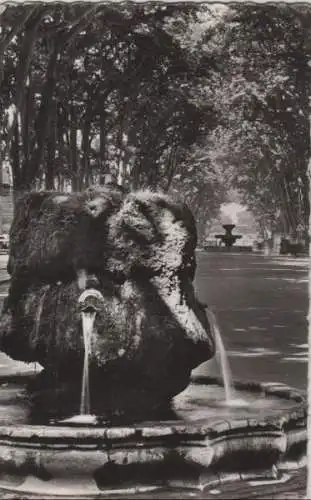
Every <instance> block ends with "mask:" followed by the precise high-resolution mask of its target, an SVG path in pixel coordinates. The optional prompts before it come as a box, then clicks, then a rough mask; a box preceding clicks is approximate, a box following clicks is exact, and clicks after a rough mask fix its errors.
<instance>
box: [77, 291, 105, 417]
mask: <svg viewBox="0 0 311 500" xmlns="http://www.w3.org/2000/svg"><path fill="white" fill-rule="evenodd" d="M102 302H103V296H102V294H101V293H100V292H99V291H98V290H96V289H94V288H89V289H87V290H85V291H84V292H83V293H82V294H81V295H80V297H79V299H78V303H79V306H80V309H81V317H82V332H83V342H84V362H83V375H82V387H81V402H80V415H90V413H91V402H90V381H89V355H90V349H91V338H92V333H93V328H94V321H95V317H96V313H97V311H98V310H99V309H100V307H101V305H102Z"/></svg>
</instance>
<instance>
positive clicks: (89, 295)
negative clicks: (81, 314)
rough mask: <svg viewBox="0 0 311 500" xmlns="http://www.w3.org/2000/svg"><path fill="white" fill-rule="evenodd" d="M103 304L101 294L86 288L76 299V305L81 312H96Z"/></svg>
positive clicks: (93, 289)
mask: <svg viewBox="0 0 311 500" xmlns="http://www.w3.org/2000/svg"><path fill="white" fill-rule="evenodd" d="M103 303H104V297H103V295H102V293H101V292H99V291H98V290H96V289H95V288H88V289H87V290H84V292H82V293H81V295H80V297H79V298H78V304H79V307H80V310H81V311H85V312H86V311H89V312H92V311H94V312H97V311H99V310H100V309H101V308H102V306H103Z"/></svg>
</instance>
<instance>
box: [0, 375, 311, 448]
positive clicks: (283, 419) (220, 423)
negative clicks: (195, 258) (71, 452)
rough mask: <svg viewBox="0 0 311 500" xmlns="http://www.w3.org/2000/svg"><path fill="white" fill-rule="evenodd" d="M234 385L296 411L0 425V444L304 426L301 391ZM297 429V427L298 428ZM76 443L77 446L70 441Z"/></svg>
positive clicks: (205, 379) (209, 380) (217, 381)
mask: <svg viewBox="0 0 311 500" xmlns="http://www.w3.org/2000/svg"><path fill="white" fill-rule="evenodd" d="M26 379H29V375H28V376H27V375H25V374H23V373H20V374H13V375H12V376H11V375H4V376H0V385H1V384H3V383H8V382H9V381H10V380H14V381H15V382H16V381H18V380H26ZM190 383H192V384H194V385H197V384H202V385H205V384H206V385H211V384H213V385H220V386H221V385H223V382H222V379H221V377H211V376H192V377H191V380H190ZM233 386H234V388H236V389H239V390H247V391H248V392H260V393H261V394H263V395H264V396H274V397H276V398H280V399H287V400H292V401H293V408H290V409H288V410H284V409H283V410H282V409H280V412H279V414H276V415H273V416H267V417H266V418H261V419H256V418H254V417H235V418H230V419H226V418H224V417H220V418H219V420H216V421H214V422H211V423H210V424H209V423H207V422H203V423H201V422H198V421H197V422H196V421H189V422H185V421H182V420H180V421H177V420H167V421H165V420H163V421H159V424H158V425H157V422H155V421H146V422H144V421H143V422H136V423H130V424H128V425H127V424H124V425H107V426H105V425H92V426H87V425H85V424H84V425H83V424H81V425H79V424H75V425H66V424H62V423H59V424H57V423H56V424H51V425H31V424H16V425H0V441H2V442H3V441H9V442H12V444H13V443H14V442H16V443H17V442H20V443H21V444H26V443H27V440H30V441H31V442H32V443H33V444H35V443H37V444H38V445H39V444H40V443H41V442H42V444H43V443H44V445H46V446H49V444H51V445H52V444H53V443H54V444H56V443H58V442H59V443H61V442H64V440H66V439H67V440H68V441H70V445H71V446H74V444H76V445H77V446H79V442H80V443H81V442H82V443H83V442H84V441H87V440H92V439H96V440H97V441H98V440H100V441H102V442H103V444H104V443H108V442H110V441H111V442H116V441H118V442H120V443H122V442H126V441H129V440H133V439H135V440H137V441H141V440H143V441H150V440H152V441H155V440H156V441H158V440H161V439H163V438H169V437H170V436H171V437H172V438H174V437H179V438H180V439H182V440H185V441H186V440H189V441H190V440H191V441H193V440H195V441H197V442H198V441H200V440H202V439H205V438H211V439H214V438H216V437H221V436H222V435H224V434H226V435H228V433H232V432H234V434H236V433H237V432H239V431H240V432H241V431H243V430H245V428H249V429H251V432H256V429H257V430H258V431H259V432H267V433H269V432H272V433H273V432H278V431H279V432H280V431H281V432H283V431H285V432H286V430H285V429H284V427H286V426H287V424H290V422H296V423H298V424H299V423H301V426H300V428H302V426H303V425H304V424H305V421H306V418H307V401H306V396H305V394H304V393H303V392H302V391H300V390H299V389H296V388H293V387H290V386H288V385H286V384H283V383H273V382H271V383H265V382H253V381H251V382H246V381H241V380H234V382H233ZM295 427H296V428H297V425H296V426H295ZM71 440H74V443H73V442H71Z"/></svg>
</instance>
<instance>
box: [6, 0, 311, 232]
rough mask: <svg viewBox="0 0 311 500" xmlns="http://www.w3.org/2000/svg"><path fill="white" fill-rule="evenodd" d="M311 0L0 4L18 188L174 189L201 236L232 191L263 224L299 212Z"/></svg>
mask: <svg viewBox="0 0 311 500" xmlns="http://www.w3.org/2000/svg"><path fill="white" fill-rule="evenodd" d="M310 20H311V9H310V8H309V6H299V7H293V6H288V5H275V6H272V5H257V6H254V5H251V6H250V5H242V4H239V5H236V6H234V7H233V6H231V7H230V8H229V7H224V6H222V7H221V6H220V7H219V6H218V7H217V6H212V5H209V4H193V3H191V4H187V3H179V4H174V3H172V4H164V3H159V4H153V3H142V4H135V3H131V4H113V3H110V4H109V3H95V4H94V3H88V2H81V3H68V4H66V3H63V4H57V3H55V4H54V3H51V4H42V3H32V4H30V5H29V4H28V5H27V4H21V5H19V6H18V7H17V6H10V5H2V6H1V13H0V28H1V31H0V85H1V94H0V109H1V113H0V134H1V162H2V166H5V165H9V166H10V169H11V172H12V177H13V185H14V190H15V192H17V193H18V192H20V191H22V192H23V191H25V190H29V189H51V190H64V189H72V190H80V189H83V188H85V187H87V186H88V185H90V184H93V183H99V182H100V181H101V178H102V177H103V176H104V175H105V174H110V175H111V176H112V177H113V178H114V179H115V180H116V182H118V183H119V184H122V185H124V186H125V187H126V188H127V187H128V188H131V189H137V188H141V187H143V188H146V187H149V188H151V189H161V190H164V191H170V192H173V193H176V194H178V195H179V196H181V197H182V198H184V199H185V200H186V201H187V202H188V204H189V205H190V207H191V208H192V210H193V211H194V213H195V216H196V218H197V221H198V225H199V228H200V233H201V234H202V235H203V234H204V226H205V224H206V222H207V221H208V220H209V219H210V218H211V217H213V216H214V215H215V214H216V213H217V210H218V209H219V207H220V205H221V203H222V202H223V201H225V200H226V199H227V198H228V196H227V195H228V192H229V191H230V188H232V187H233V188H237V189H238V190H239V191H240V192H241V193H242V195H243V199H244V201H245V203H246V204H247V205H248V206H249V207H250V208H251V209H253V211H254V212H255V214H256V216H257V218H258V220H259V222H260V223H261V225H262V226H263V227H269V228H270V229H272V230H274V229H275V230H278V231H282V232H284V233H286V234H293V235H294V236H295V235H296V234H297V226H299V225H301V224H302V225H303V227H306V225H307V219H308V214H309V205H308V183H307V176H306V168H307V162H308V157H309V149H310V145H309V123H308V106H309V96H310V74H309V72H310V61H311V56H310V51H311V43H310V28H309V26H310V22H309V21H310Z"/></svg>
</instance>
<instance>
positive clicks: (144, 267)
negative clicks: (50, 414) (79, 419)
mask: <svg viewBox="0 0 311 500" xmlns="http://www.w3.org/2000/svg"><path fill="white" fill-rule="evenodd" d="M10 238H11V247H10V257H9V263H8V270H9V273H10V274H11V285H10V290H9V295H8V298H7V299H6V301H5V304H4V308H3V313H2V318H1V325H0V348H1V349H2V350H3V351H4V352H6V353H7V354H9V355H10V356H11V357H12V358H14V359H18V360H22V361H38V362H39V363H40V364H41V365H42V366H43V367H44V369H45V370H44V374H43V375H42V376H41V380H43V379H45V380H48V381H49V383H48V385H49V387H50V389H51V393H52V392H53V391H54V389H56V388H58V389H59V388H60V387H66V390H65V391H64V392H65V393H68V391H69V392H70V394H71V395H74V397H73V399H74V400H75V405H76V407H77V408H78V399H79V394H80V390H81V374H82V366H83V358H84V344H83V335H82V322H81V312H80V309H79V303H78V299H79V297H80V295H81V293H82V292H83V291H84V290H85V289H87V288H89V287H92V288H96V289H98V290H99V291H100V292H101V294H102V295H103V297H104V301H103V303H102V305H101V308H100V310H99V311H98V312H97V314H96V320H95V327H94V331H93V335H92V339H91V354H90V360H89V361H90V382H91V398H92V407H93V408H95V409H97V407H98V411H101V410H100V406H103V408H105V407H108V408H110V409H112V410H113V411H114V410H117V411H119V410H120V411H122V410H123V409H124V408H127V407H128V406H131V407H137V405H138V406H139V405H140V406H142V407H148V408H150V407H154V406H157V405H161V404H163V403H165V402H166V401H168V400H169V399H170V398H171V397H173V396H174V395H175V394H177V393H179V392H180V391H182V390H183V389H184V388H185V387H186V386H187V384H188V382H189V376H190V372H191V370H192V369H193V368H195V367H196V366H197V365H199V364H200V363H202V362H203V361H205V360H207V359H209V358H211V357H212V356H213V355H214V349H215V347H214V342H213V339H212V337H211V334H210V328H209V324H208V320H207V317H206V314H205V309H204V306H203V305H202V304H200V302H199V301H198V300H197V299H196V297H195V293H194V289H193V279H194V274H195V265H196V264H195V253H194V252H195V247H196V229H195V221H194V219H193V216H192V214H191V212H190V210H189V209H188V208H187V207H186V206H184V205H182V204H180V203H176V202H175V201H173V200H172V199H170V198H169V197H168V196H166V195H163V194H156V193H152V192H149V191H139V192H134V193H129V194H125V193H123V191H122V190H121V189H119V188H118V187H113V186H105V187H100V188H98V189H89V190H87V191H85V192H83V193H77V194H64V193H55V192H53V193H52V192H41V193H29V194H27V195H25V196H24V197H23V198H22V199H21V200H20V201H19V202H18V204H17V206H16V211H15V217H14V221H13V224H12V228H11V235H10ZM54 392H55V391H54ZM56 392H57V391H56ZM49 397H50V396H49Z"/></svg>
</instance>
